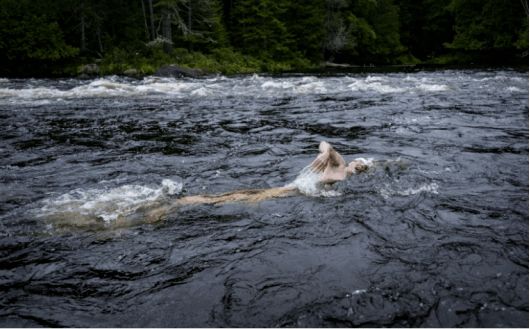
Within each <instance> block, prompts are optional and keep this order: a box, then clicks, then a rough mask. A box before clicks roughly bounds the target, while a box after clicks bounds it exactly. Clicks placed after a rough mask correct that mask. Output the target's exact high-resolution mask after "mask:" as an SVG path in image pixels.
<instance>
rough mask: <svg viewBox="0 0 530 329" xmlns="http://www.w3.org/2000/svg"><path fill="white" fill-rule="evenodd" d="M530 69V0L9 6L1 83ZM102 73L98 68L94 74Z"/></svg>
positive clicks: (46, 0) (99, 0)
mask: <svg viewBox="0 0 530 329" xmlns="http://www.w3.org/2000/svg"><path fill="white" fill-rule="evenodd" d="M92 63H94V64H95V67H96V70H95V73H97V74H102V75H103V74H127V73H129V74H131V75H139V76H141V75H146V74H152V73H154V72H155V71H156V70H157V69H158V68H159V67H160V66H162V65H167V64H177V65H180V66H183V67H189V68H198V69H201V70H203V71H204V72H208V73H222V74H238V73H252V72H272V73H276V72H307V71H311V70H318V69H320V68H322V67H325V66H326V65H328V66H360V67H365V66H369V67H371V66H380V65H381V66H382V65H385V66H386V65H416V64H428V65H492V66H499V65H524V66H527V65H528V1H527V0H259V1H258V0H39V1H32V0H2V1H1V2H0V76H50V77H51V76H75V75H78V74H80V73H81V72H82V71H83V67H86V64H92ZM93 73H94V72H93Z"/></svg>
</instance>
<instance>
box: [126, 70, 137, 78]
mask: <svg viewBox="0 0 530 329" xmlns="http://www.w3.org/2000/svg"><path fill="white" fill-rule="evenodd" d="M123 75H126V76H128V77H138V76H140V72H138V70H137V69H127V70H125V71H123Z"/></svg>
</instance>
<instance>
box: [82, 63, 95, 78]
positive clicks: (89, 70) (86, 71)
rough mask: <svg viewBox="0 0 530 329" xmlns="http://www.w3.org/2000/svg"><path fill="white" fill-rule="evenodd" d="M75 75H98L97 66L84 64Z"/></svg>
mask: <svg viewBox="0 0 530 329" xmlns="http://www.w3.org/2000/svg"><path fill="white" fill-rule="evenodd" d="M77 73H79V75H81V76H92V75H98V74H99V66H98V65H97V64H86V65H81V66H80V67H79V68H78V70H77Z"/></svg>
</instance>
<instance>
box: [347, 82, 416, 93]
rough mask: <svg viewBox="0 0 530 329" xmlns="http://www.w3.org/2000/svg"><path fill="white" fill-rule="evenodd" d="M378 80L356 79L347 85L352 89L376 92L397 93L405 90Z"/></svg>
mask: <svg viewBox="0 0 530 329" xmlns="http://www.w3.org/2000/svg"><path fill="white" fill-rule="evenodd" d="M379 81H380V80H378V81H376V82H373V79H372V80H371V81H368V80H364V81H363V80H357V81H354V82H353V83H351V84H349V85H348V87H349V88H351V90H352V91H374V92H378V93H399V92H403V91H405V89H403V88H396V87H392V86H389V85H385V84H382V83H381V82H379Z"/></svg>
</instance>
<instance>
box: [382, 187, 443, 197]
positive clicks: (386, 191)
mask: <svg viewBox="0 0 530 329" xmlns="http://www.w3.org/2000/svg"><path fill="white" fill-rule="evenodd" d="M438 187H439V186H438V184H436V183H429V184H424V185H420V186H419V187H417V188H407V189H403V190H400V189H394V188H391V187H390V186H388V184H387V185H386V186H385V187H383V188H381V189H380V190H379V193H380V194H381V195H382V196H383V197H384V198H385V199H388V198H390V197H391V196H410V195H415V194H418V193H421V192H426V193H432V194H438Z"/></svg>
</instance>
